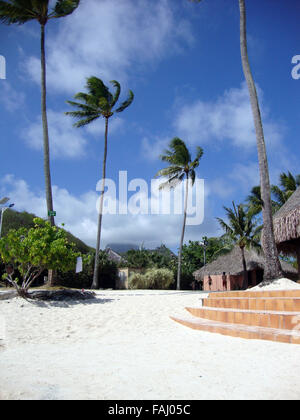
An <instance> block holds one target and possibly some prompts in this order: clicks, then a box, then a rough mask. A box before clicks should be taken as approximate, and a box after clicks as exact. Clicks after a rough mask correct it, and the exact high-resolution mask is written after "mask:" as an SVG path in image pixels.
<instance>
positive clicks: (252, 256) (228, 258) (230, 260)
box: [194, 246, 297, 281]
mask: <svg viewBox="0 0 300 420" xmlns="http://www.w3.org/2000/svg"><path fill="white" fill-rule="evenodd" d="M245 259H246V265H247V271H254V270H264V257H263V254H260V255H259V254H258V253H257V252H256V251H254V250H247V249H245ZM281 266H282V270H283V271H284V273H285V275H286V276H287V277H291V278H295V275H296V274H297V270H296V269H295V268H293V267H292V266H291V264H289V263H286V262H284V261H282V262H281ZM224 272H225V273H226V274H231V275H234V276H238V275H241V274H243V263H242V257H241V251H240V248H239V247H238V246H236V247H234V248H233V250H232V251H231V252H229V253H228V254H225V255H220V256H219V257H218V258H217V259H216V260H214V261H212V262H211V263H210V264H207V265H205V266H204V267H202V268H200V270H197V271H195V272H194V277H195V279H196V280H198V281H203V280H204V276H208V275H221V274H223V273H224Z"/></svg>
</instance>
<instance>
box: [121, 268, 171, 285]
mask: <svg viewBox="0 0 300 420" xmlns="http://www.w3.org/2000/svg"><path fill="white" fill-rule="evenodd" d="M174 281H175V279H174V274H173V272H172V271H171V270H168V269H167V268H151V269H148V270H146V272H145V273H144V274H142V273H132V274H131V276H130V277H129V281H128V283H129V288H130V289H169V288H170V286H171V284H172V283H174Z"/></svg>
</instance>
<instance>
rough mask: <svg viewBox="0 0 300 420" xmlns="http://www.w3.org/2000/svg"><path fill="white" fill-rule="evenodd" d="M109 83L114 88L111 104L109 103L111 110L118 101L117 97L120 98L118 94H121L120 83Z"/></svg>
mask: <svg viewBox="0 0 300 420" xmlns="http://www.w3.org/2000/svg"><path fill="white" fill-rule="evenodd" d="M110 83H112V84H113V86H114V87H115V89H116V90H115V94H114V96H113V100H112V103H111V107H112V108H113V107H114V106H115V105H116V103H117V102H118V100H119V97H120V93H121V86H120V83H119V82H117V81H116V80H111V82H110Z"/></svg>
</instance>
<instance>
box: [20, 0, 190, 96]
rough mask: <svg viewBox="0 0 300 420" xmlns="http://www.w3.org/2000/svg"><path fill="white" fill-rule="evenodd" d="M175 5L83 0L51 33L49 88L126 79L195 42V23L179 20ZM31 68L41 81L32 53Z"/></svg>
mask: <svg viewBox="0 0 300 420" xmlns="http://www.w3.org/2000/svg"><path fill="white" fill-rule="evenodd" d="M171 4H172V1H170V0H160V1H157V2H149V1H147V0H119V1H118V2H117V4H116V2H112V1H111V0H102V1H99V0H89V1H86V2H81V4H80V6H79V8H78V9H77V10H76V11H75V12H74V13H73V14H72V15H71V16H68V17H67V18H64V19H60V20H59V24H58V25H59V26H58V30H57V33H56V34H55V35H53V33H52V32H51V31H48V38H47V39H48V41H47V51H48V52H47V63H48V66H47V74H48V78H47V80H48V84H49V86H50V87H51V88H54V89H56V90H58V91H68V92H71V93H73V92H76V91H78V89H82V87H83V85H84V84H85V79H86V78H87V77H89V76H91V75H97V76H98V77H101V78H102V79H104V80H111V79H117V80H121V81H123V80H126V79H127V75H128V74H134V75H136V74H137V70H138V69H139V68H140V67H141V66H144V65H146V64H147V65H149V64H153V63H156V62H157V61H159V60H161V59H163V58H165V56H166V55H170V54H174V53H178V52H179V51H180V48H182V47H183V46H186V45H187V44H188V45H190V44H191V42H192V41H193V36H192V31H191V28H190V24H189V23H188V22H187V21H184V20H183V19H180V18H179V19H178V18H177V17H176V18H175V15H174V13H173V11H172V8H171ZM50 25H51V22H50V24H49V26H50ZM51 34H52V35H51ZM26 69H27V71H28V72H29V74H30V75H31V77H32V78H33V79H34V80H35V81H36V82H38V83H39V82H40V64H39V60H38V59H37V58H35V57H30V58H29V59H28V60H27V63H26Z"/></svg>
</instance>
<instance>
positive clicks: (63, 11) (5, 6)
mask: <svg viewBox="0 0 300 420" xmlns="http://www.w3.org/2000/svg"><path fill="white" fill-rule="evenodd" d="M79 2H80V0H57V1H56V3H55V6H54V7H53V9H52V10H51V11H49V0H6V1H0V22H3V23H5V24H7V25H12V24H17V25H22V24H24V23H26V22H29V21H32V20H36V21H38V23H39V24H40V27H41V94H42V123H43V147H44V176H45V189H46V202H47V212H48V218H49V221H50V223H51V225H52V226H54V224H55V222H54V213H53V198H52V185H51V173H50V151H49V132H48V120H47V102H46V52H45V28H46V24H47V23H48V21H49V20H51V19H58V18H61V17H64V16H67V15H70V14H72V13H73V12H74V10H76V9H77V7H78V6H79Z"/></svg>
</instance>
